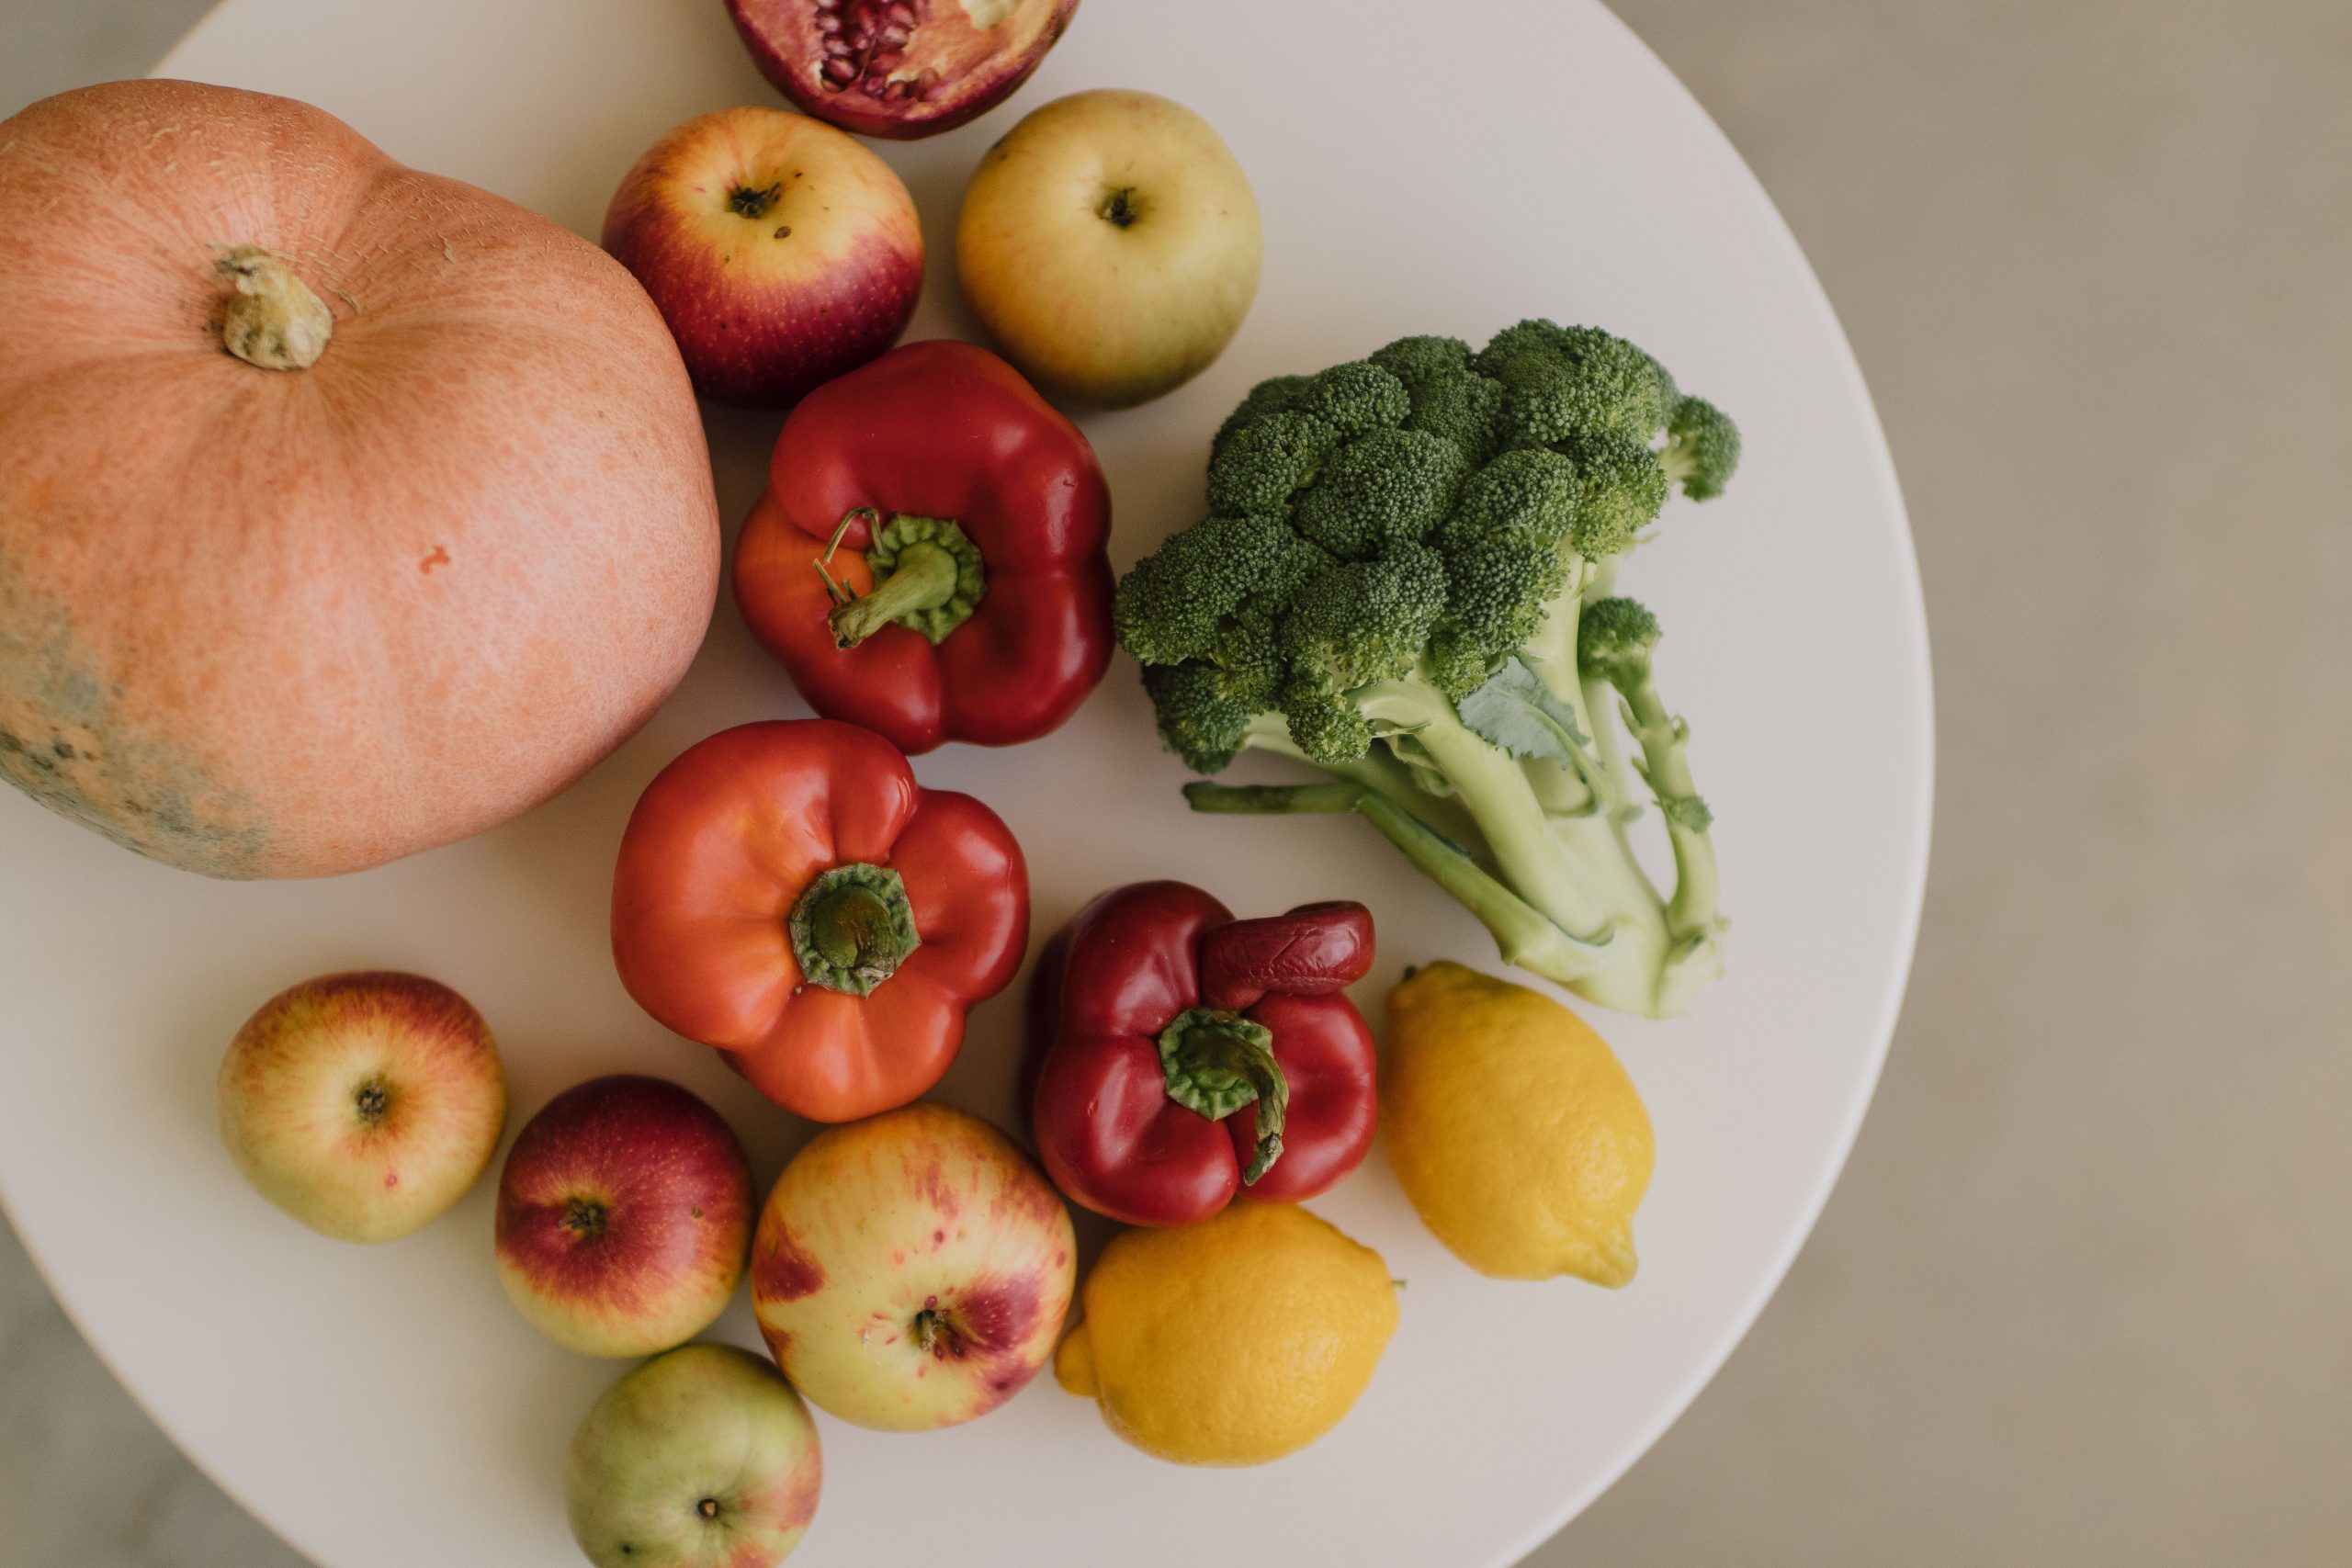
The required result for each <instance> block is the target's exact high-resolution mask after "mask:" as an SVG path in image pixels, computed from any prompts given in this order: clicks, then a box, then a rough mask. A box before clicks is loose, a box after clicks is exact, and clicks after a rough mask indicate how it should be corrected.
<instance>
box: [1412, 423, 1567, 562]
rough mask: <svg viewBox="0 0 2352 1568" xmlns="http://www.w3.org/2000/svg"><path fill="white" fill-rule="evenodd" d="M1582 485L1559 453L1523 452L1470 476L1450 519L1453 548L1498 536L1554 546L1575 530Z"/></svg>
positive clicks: (1447, 537)
mask: <svg viewBox="0 0 2352 1568" xmlns="http://www.w3.org/2000/svg"><path fill="white" fill-rule="evenodd" d="M1582 492H1583V485H1582V483H1581V481H1580V480H1579V479H1578V476H1577V467H1576V465H1575V464H1574V463H1572V462H1570V461H1569V460H1568V459H1567V458H1566V457H1561V456H1560V455H1559V454H1558V453H1556V452H1547V451H1544V450H1543V449H1542V448H1541V447H1522V448H1520V449H1518V450H1515V451H1510V452H1506V453H1504V454H1503V455H1502V456H1501V457H1497V458H1496V459H1495V460H1494V461H1493V462H1491V463H1488V464H1487V466H1486V467H1485V468H1480V469H1479V470H1478V471H1477V472H1476V473H1475V474H1473V475H1471V476H1470V478H1469V479H1468V480H1467V481H1466V482H1464V485H1463V487H1462V499H1461V500H1460V501H1459V502H1456V503H1455V504H1454V510H1453V516H1452V517H1449V518H1448V519H1446V524H1445V529H1444V537H1445V540H1446V543H1447V544H1448V546H1449V547H1452V546H1453V545H1457V544H1461V543H1464V542H1467V541H1469V540H1472V539H1477V538H1485V537H1488V536H1494V535H1499V534H1518V535H1523V536H1527V537H1528V538H1530V539H1532V540H1535V541H1538V542H1540V543H1542V544H1545V545H1552V544H1556V543H1558V542H1559V541H1561V540H1563V539H1566V538H1567V537H1568V536H1570V535H1571V534H1572V533H1573V532H1574V531H1575V529H1576V525H1577V514H1578V513H1579V511H1580V510H1581V508H1580V506H1579V502H1580V501H1581V498H1582Z"/></svg>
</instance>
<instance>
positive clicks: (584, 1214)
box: [562, 1198, 612, 1241]
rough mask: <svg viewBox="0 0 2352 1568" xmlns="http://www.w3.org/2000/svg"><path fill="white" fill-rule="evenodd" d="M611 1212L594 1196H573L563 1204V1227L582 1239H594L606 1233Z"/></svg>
mask: <svg viewBox="0 0 2352 1568" xmlns="http://www.w3.org/2000/svg"><path fill="white" fill-rule="evenodd" d="M611 1217H612V1216H611V1212H610V1211H608V1210H607V1209H606V1208H605V1205H603V1204H602V1203H599V1202H597V1201H595V1200H594V1198H572V1199H569V1200H567V1201H565V1203H564V1205H563V1220H562V1224H563V1228H564V1229H566V1230H568V1231H570V1232H571V1233H572V1234H573V1235H577V1236H579V1237H580V1238H581V1239H582V1241H594V1240H595V1239H596V1238H597V1237H598V1236H600V1235H604V1234H605V1224H606V1223H607V1222H608V1221H609V1220H610V1219H611Z"/></svg>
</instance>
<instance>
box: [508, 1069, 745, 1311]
mask: <svg viewBox="0 0 2352 1568" xmlns="http://www.w3.org/2000/svg"><path fill="white" fill-rule="evenodd" d="M751 1234H752V1167H751V1162H750V1161H749V1160H748V1159H747V1158H746V1157H745V1156H744V1154H743V1145H742V1143H741V1141H740V1140H739V1139H738V1138H737V1137H736V1136H735V1134H734V1132H733V1130H732V1129H730V1128H729V1126H728V1125H727V1123H726V1122H724V1121H722V1120H720V1119H719V1115H718V1112H717V1111H713V1110H712V1109H711V1108H710V1107H709V1106H707V1105H706V1104H704V1103H703V1102H702V1101H701V1100H698V1099H696V1098H695V1096H694V1095H693V1094H691V1093H689V1092H688V1091H687V1090H685V1089H681V1088H679V1087H678V1086H677V1085H676V1084H673V1083H670V1082H668V1081H667V1080H665V1079H662V1078H650V1077H633V1076H629V1075H619V1076H616V1077H603V1078H593V1079H591V1080H590V1081H588V1082H587V1083H583V1084H581V1085H579V1086H578V1087H576V1088H573V1089H566V1090H565V1091H564V1092H563V1093H561V1094H560V1095H557V1096H556V1097H555V1098H554V1099H553V1100H549V1101H548V1103H547V1104H546V1106H545V1107H543V1108H542V1109H541V1110H540V1111H539V1113H538V1114H537V1115H536V1116H534V1117H532V1118H531V1120H530V1121H529V1122H526V1124H525V1125H524V1128H523V1131H522V1132H521V1133H519V1134H516V1135H515V1146H514V1147H513V1148H511V1149H509V1150H508V1151H507V1152H506V1167H505V1168H504V1170H503V1171H502V1172H501V1173H500V1175H499V1179H498V1233H497V1246H498V1278H499V1280H500V1282H501V1283H502V1284H503V1285H504V1286H505V1287H506V1293H507V1295H508V1296H509V1297H511V1298H513V1300H514V1303H515V1305H516V1306H517V1307H519V1308H521V1309H522V1313H523V1315H524V1316H525V1317H526V1318H528V1319H529V1320H530V1321H531V1323H532V1324H533V1325H534V1326H536V1327H537V1328H538V1329H539V1330H540V1331H541V1332H542V1333H544V1334H546V1335H547V1336H548V1337H549V1338H551V1339H553V1340H555V1341H556V1343H558V1344H560V1345H562V1346H565V1347H567V1348H571V1349H573V1350H577V1351H579V1352H580V1353H581V1354H582V1355H584V1356H650V1355H651V1354H653V1353H654V1352H655V1351H658V1350H667V1349H669V1348H671V1347H672V1346H674V1345H682V1344H684V1343H685V1341H687V1340H689V1339H691V1338H693V1337H695V1335H697V1334H699V1333H701V1332H702V1331H703V1330H704V1329H706V1328H707V1327H709V1326H710V1325H711V1323H712V1321H713V1320H714V1319H716V1318H717V1317H718V1314H720V1313H722V1312H724V1311H725V1310H726V1309H727V1303H728V1301H729V1298H731V1297H732V1296H733V1295H734V1294H735V1287H736V1285H737V1284H738V1283H740V1282H741V1280H742V1278H743V1258H744V1253H745V1251H746V1248H747V1247H748V1246H749V1243H750V1241H751Z"/></svg>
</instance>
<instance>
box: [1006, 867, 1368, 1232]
mask: <svg viewBox="0 0 2352 1568" xmlns="http://www.w3.org/2000/svg"><path fill="white" fill-rule="evenodd" d="M1372 958H1373V931H1372V916H1371V914H1370V912H1369V911H1367V910H1366V909H1365V908H1364V907H1363V905H1361V904H1309V905H1306V906H1303V907H1301V908H1296V909H1294V910H1292V911H1291V912H1290V913H1288V914H1286V915H1277V916H1273V917H1272V918H1270V919H1257V920H1237V919H1234V918H1233V915H1232V913H1231V911H1229V910H1227V908H1226V907H1225V906H1224V905H1223V904H1220V903H1218V902H1217V901H1216V899H1215V898H1213V897H1209V895H1207V894H1206V893H1204V892H1202V891H1201V890H1200V889H1199V888H1197V887H1193V886H1189V885H1187V884H1185V883H1182V882H1139V883H1136V884H1134V885H1132V886H1126V887H1121V888H1116V889H1114V890H1113V891H1111V892H1109V893H1105V894H1103V896H1102V897H1099V898H1097V899H1095V900H1094V902H1092V903H1091V904H1089V905H1088V906H1087V907H1086V908H1084V909H1082V910H1080V912H1079V915H1078V918H1077V919H1075V920H1073V921H1071V922H1070V925H1069V928H1068V929H1067V930H1066V931H1063V932H1062V933H1061V934H1060V935H1059V936H1057V937H1056V938H1055V939H1054V941H1053V942H1052V943H1050V944H1048V946H1047V948H1046V953H1045V955H1044V956H1043V957H1042V958H1041V959H1040V961H1039V963H1038V965H1037V972H1036V974H1035V976H1033V977H1032V979H1031V982H1030V985H1031V991H1030V1003H1029V1027H1030V1030H1031V1034H1032V1040H1031V1047H1032V1052H1033V1055H1034V1058H1035V1089H1034V1091H1029V1092H1028V1093H1027V1096H1026V1097H1027V1099H1028V1101H1029V1106H1030V1113H1031V1119H1030V1125H1031V1129H1032V1131H1033V1132H1034V1133H1035V1137H1036V1141H1037V1152H1038V1155H1039V1156H1040V1158H1041V1160H1042V1162H1043V1163H1044V1165H1045V1168H1046V1173H1047V1174H1048V1175H1050V1176H1051V1177H1052V1178H1053V1179H1054V1183H1055V1185H1056V1186H1057V1187H1059V1188H1060V1189H1061V1190H1062V1191H1063V1193H1064V1194H1065V1195H1066V1196H1068V1197H1069V1199H1070V1201H1073V1202H1075V1203H1080V1204H1082V1205H1084V1206H1085V1207H1087V1208H1089V1209H1091V1210H1093V1211H1094V1212H1095V1213H1100V1214H1108V1215H1109V1216H1110V1217H1111V1218H1113V1219H1114V1220H1120V1221H1123V1222H1125V1224H1136V1225H1185V1224H1197V1223H1198V1222H1200V1221H1202V1220H1205V1219H1207V1218H1209V1217H1210V1216H1211V1215H1213V1214H1215V1213H1217V1212H1218V1211H1219V1210H1221V1209H1223V1208H1224V1207H1225V1206H1226V1205H1227V1203H1229V1202H1231V1201H1233V1199H1234V1197H1235V1196H1236V1195H1237V1194H1238V1193H1239V1192H1241V1191H1242V1190H1244V1189H1247V1190H1248V1192H1249V1195H1250V1197H1252V1198H1255V1199H1261V1200H1268V1201H1277V1202H1290V1201H1297V1200H1299V1199H1302V1198H1312V1197H1314V1196H1316V1195H1317V1193H1320V1192H1326V1191H1329V1190H1330V1189H1331V1188H1332V1187H1333V1186H1335V1185H1337V1184H1338V1182H1339V1181H1340V1179H1341V1178H1342V1177H1344V1176H1346V1175H1347V1174H1348V1173H1349V1172H1350V1171H1351V1170H1353V1169H1354V1168H1356V1167H1357V1166H1358V1165H1359V1164H1361V1163H1363V1156H1364V1155H1365V1153H1366V1151H1368V1150H1369V1149H1370V1148H1371V1147H1372V1134H1373V1126H1374V1121H1375V1120H1376V1117H1377V1114H1378V1112H1377V1105H1378V1093H1377V1089H1376V1084H1375V1079H1374V1049H1373V1043H1372V1031H1371V1030H1370V1029H1368V1028H1366V1027H1365V1025H1364V1021H1363V1014H1361V1013H1359V1012H1358V1011H1356V1009H1355V1005H1354V1004H1353V1003H1351V1002H1350V1001H1349V1000H1348V998H1346V997H1345V996H1344V995H1342V994H1341V993H1342V992H1343V991H1344V990H1345V988H1346V987H1347V986H1348V985H1349V984H1350V983H1351V982H1352V981H1355V980H1358V979H1361V978H1363V976H1364V975H1365V974H1366V973H1367V972H1368V971H1369V970H1370V969H1371V967H1372Z"/></svg>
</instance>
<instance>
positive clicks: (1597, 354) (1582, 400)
mask: <svg viewBox="0 0 2352 1568" xmlns="http://www.w3.org/2000/svg"><path fill="white" fill-rule="evenodd" d="M1473 363H1474V364H1475V365H1476V367H1477V368H1478V369H1479V370H1481V371H1482V372H1483V373H1485V374H1487V375H1489V376H1492V377H1493V378H1495V379H1496V380H1498V381H1499V382H1501V383H1502V385H1503V388H1504V394H1503V416H1502V433H1503V441H1504V444H1505V445H1506V446H1554V445H1555V444H1557V443H1560V442H1564V441H1574V440H1579V439H1592V438H1597V437H1612V438H1620V439H1624V440H1631V441H1638V442H1641V443H1644V444H1645V445H1646V444H1647V443H1648V442H1650V441H1651V440H1653V439H1655V438H1656V437H1657V434H1658V432H1659V431H1661V430H1663V429H1665V428H1666V423H1667V420H1668V416H1669V415H1670V414H1671V413H1672V412H1673V410H1674V406H1675V399H1676V395H1677V394H1676V392H1675V389H1674V380H1673V378H1671V377H1670V376H1668V375H1667V373H1666V370H1665V367H1662V366H1660V365H1659V364H1658V362H1657V360H1655V359H1652V358H1651V357H1650V356H1649V355H1646V354H1645V353H1643V352H1642V351H1641V350H1640V349H1638V348H1636V347H1634V345H1633V344H1630V343H1627V342H1626V341H1625V340H1624V339H1623V338H1621V337H1617V336H1614V335H1612V334H1611V333H1605V332H1602V331H1600V329H1598V328H1596V327H1560V326H1555V325H1554V324H1553V323H1552V322H1550V321H1521V323H1519V325H1517V326H1515V327H1510V328H1506V329H1505V330H1504V331H1502V332H1500V333H1496V334H1495V337H1494V341H1493V342H1491V343H1489V344H1487V346H1486V347H1485V348H1484V349H1482V350H1481V351H1480V352H1479V354H1478V356H1477V358H1476V360H1475V361H1474V362H1473Z"/></svg>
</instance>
